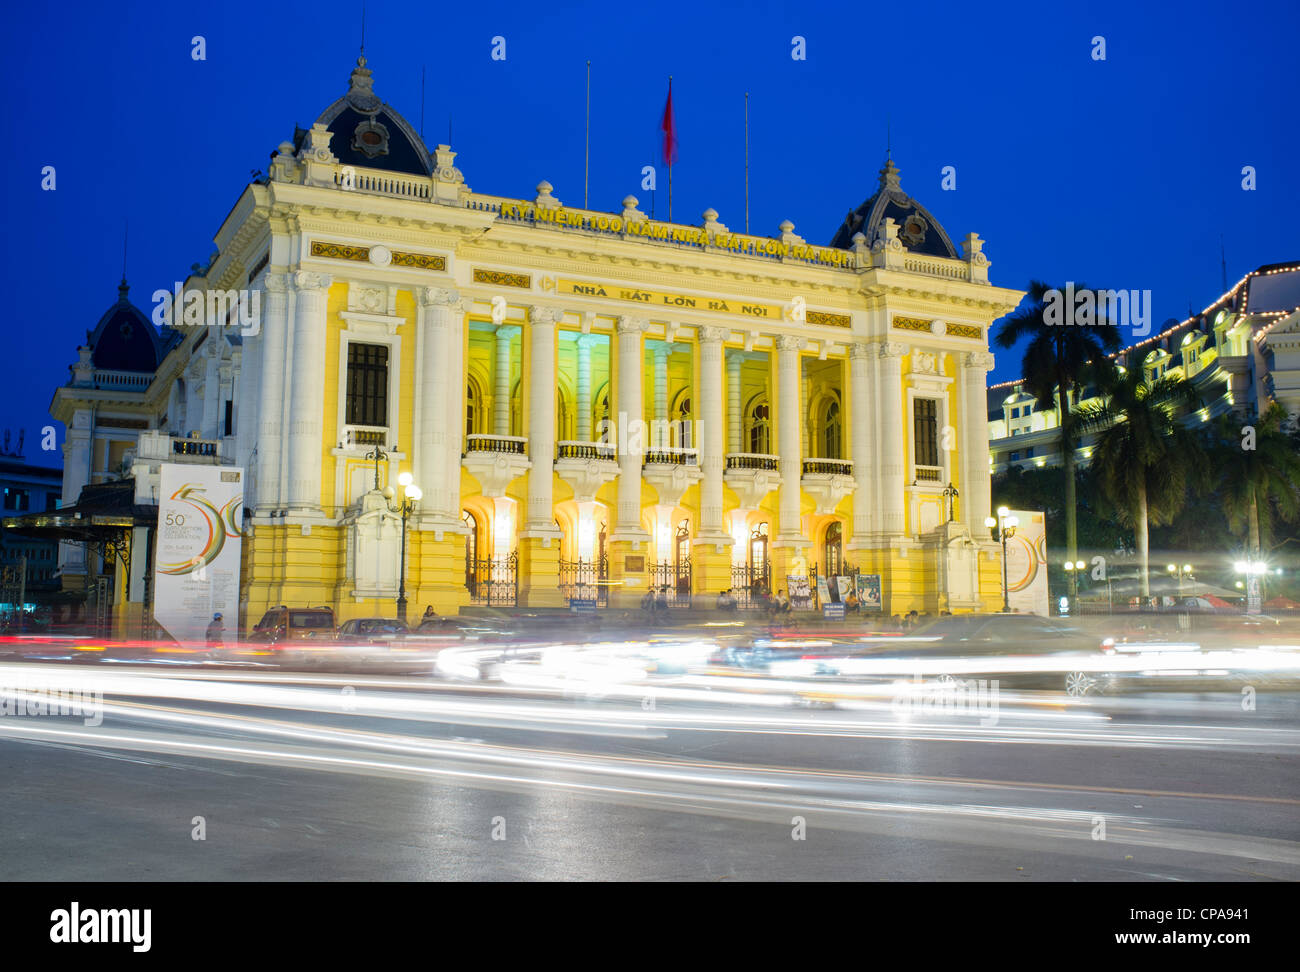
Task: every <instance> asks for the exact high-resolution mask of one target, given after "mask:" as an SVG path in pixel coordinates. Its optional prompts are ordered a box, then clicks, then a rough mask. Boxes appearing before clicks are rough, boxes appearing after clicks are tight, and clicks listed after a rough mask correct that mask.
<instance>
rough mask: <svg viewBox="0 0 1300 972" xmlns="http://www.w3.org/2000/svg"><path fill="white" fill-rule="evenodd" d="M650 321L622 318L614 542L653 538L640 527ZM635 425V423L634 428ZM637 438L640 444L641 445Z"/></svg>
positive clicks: (638, 318) (619, 322)
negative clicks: (644, 354) (644, 378)
mask: <svg viewBox="0 0 1300 972" xmlns="http://www.w3.org/2000/svg"><path fill="white" fill-rule="evenodd" d="M647 326H648V325H647V322H646V321H645V320H644V319H643V318H640V317H620V318H619V319H618V321H617V324H616V327H617V329H618V432H619V450H618V467H619V469H618V508H617V510H616V514H617V516H616V519H615V526H614V533H613V535H612V536H611V537H610V540H611V541H616V540H634V541H644V540H648V539H650V535H649V534H648V533H646V531H645V530H644V529H642V527H641V460H642V459H643V458H644V455H645V446H646V443H645V441H644V437H643V436H638V435H635V434H634V431H635V430H637V429H643V428H644V424H645V423H644V419H643V417H642V404H641V403H642V394H643V392H642V387H641V383H642V371H643V366H642V343H641V335H642V333H644V331H645V330H646V327H647ZM633 423H636V425H635V427H634V425H633ZM638 439H641V441H639V442H638Z"/></svg>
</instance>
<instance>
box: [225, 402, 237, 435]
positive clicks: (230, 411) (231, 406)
mask: <svg viewBox="0 0 1300 972" xmlns="http://www.w3.org/2000/svg"><path fill="white" fill-rule="evenodd" d="M234 434H235V403H234V402H233V401H229V402H226V435H234Z"/></svg>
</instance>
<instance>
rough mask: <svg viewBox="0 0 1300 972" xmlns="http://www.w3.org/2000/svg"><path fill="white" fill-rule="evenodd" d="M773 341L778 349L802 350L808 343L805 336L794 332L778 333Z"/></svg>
mask: <svg viewBox="0 0 1300 972" xmlns="http://www.w3.org/2000/svg"><path fill="white" fill-rule="evenodd" d="M773 343H774V344H775V345H776V349H777V350H778V351H802V350H803V349H804V348H805V347H806V346H807V344H808V342H807V341H805V340H804V339H803V338H800V337H795V336H794V335H793V334H778V335H777V336H776V337H775V339H774V340H773Z"/></svg>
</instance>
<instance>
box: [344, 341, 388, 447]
mask: <svg viewBox="0 0 1300 972" xmlns="http://www.w3.org/2000/svg"><path fill="white" fill-rule="evenodd" d="M347 394H348V398H347V423H348V425H372V426H376V427H381V428H382V427H385V426H387V425H388V346H387V345H386V344H349V345H348V392H347Z"/></svg>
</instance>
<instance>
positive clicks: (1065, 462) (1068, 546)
mask: <svg viewBox="0 0 1300 972" xmlns="http://www.w3.org/2000/svg"><path fill="white" fill-rule="evenodd" d="M1057 396H1058V398H1059V400H1060V409H1061V467H1062V469H1063V470H1064V472H1065V558H1066V560H1068V561H1069V562H1070V563H1074V562H1075V561H1076V560H1078V559H1079V521H1078V519H1077V517H1076V513H1077V498H1076V496H1075V481H1074V478H1075V477H1074V441H1073V434H1072V432H1071V428H1072V426H1071V421H1070V398H1069V390H1068V389H1067V388H1066V386H1065V384H1064V383H1061V384H1059V385H1057ZM1066 577H1067V578H1068V581H1067V583H1068V585H1069V595H1070V599H1071V601H1073V600H1074V594H1075V573H1074V571H1073V570H1068V571H1066ZM1071 606H1073V605H1071Z"/></svg>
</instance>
